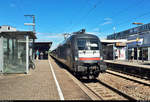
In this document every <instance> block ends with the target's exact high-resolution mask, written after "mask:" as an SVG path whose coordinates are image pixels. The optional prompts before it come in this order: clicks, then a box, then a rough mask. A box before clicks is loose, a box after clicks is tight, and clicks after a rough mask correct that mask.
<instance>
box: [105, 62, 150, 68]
mask: <svg viewBox="0 0 150 102" xmlns="http://www.w3.org/2000/svg"><path fill="white" fill-rule="evenodd" d="M104 62H106V63H114V64H122V65H129V66H134V67H140V68H146V69H150V61H144V62H142V61H136V60H134V61H128V60H104Z"/></svg>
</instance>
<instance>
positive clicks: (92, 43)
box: [77, 38, 99, 50]
mask: <svg viewBox="0 0 150 102" xmlns="http://www.w3.org/2000/svg"><path fill="white" fill-rule="evenodd" d="M77 45H78V49H79V50H99V41H98V40H97V39H85V38H80V39H78V40H77Z"/></svg>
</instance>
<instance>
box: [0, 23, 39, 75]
mask: <svg viewBox="0 0 150 102" xmlns="http://www.w3.org/2000/svg"><path fill="white" fill-rule="evenodd" d="M34 39H36V36H35V33H34V32H32V31H18V30H16V28H13V27H11V26H6V25H5V26H0V73H28V72H29V64H30V61H31V60H32V59H33V44H34Z"/></svg>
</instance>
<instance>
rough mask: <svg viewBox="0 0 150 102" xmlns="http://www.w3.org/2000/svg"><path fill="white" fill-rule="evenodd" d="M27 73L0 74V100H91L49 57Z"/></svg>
mask: <svg viewBox="0 0 150 102" xmlns="http://www.w3.org/2000/svg"><path fill="white" fill-rule="evenodd" d="M35 65H36V68H35V69H34V70H32V69H30V71H29V74H0V100H91V98H90V97H89V96H88V95H87V94H86V93H85V92H84V91H82V90H81V88H80V87H79V86H78V85H77V84H76V83H75V82H74V81H73V80H72V79H71V78H70V76H69V75H68V74H66V72H65V71H66V70H65V69H63V68H62V67H60V66H59V65H58V64H57V63H56V62H55V60H53V59H52V58H51V57H49V58H48V60H36V61H35Z"/></svg>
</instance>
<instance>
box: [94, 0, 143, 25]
mask: <svg viewBox="0 0 150 102" xmlns="http://www.w3.org/2000/svg"><path fill="white" fill-rule="evenodd" d="M143 1H144V0H139V1H138V2H136V3H131V5H129V6H127V7H126V8H124V9H122V10H119V11H118V12H116V13H115V12H114V14H113V15H115V14H117V16H116V15H115V16H109V18H111V19H114V18H116V17H118V16H119V15H120V14H122V13H124V12H127V11H129V9H130V8H131V7H133V4H134V5H141V4H142V3H143ZM136 7H138V6H136ZM103 21H104V20H100V21H99V20H98V22H97V23H96V24H95V25H94V26H92V28H94V27H96V26H97V25H98V24H99V23H100V22H103Z"/></svg>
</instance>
